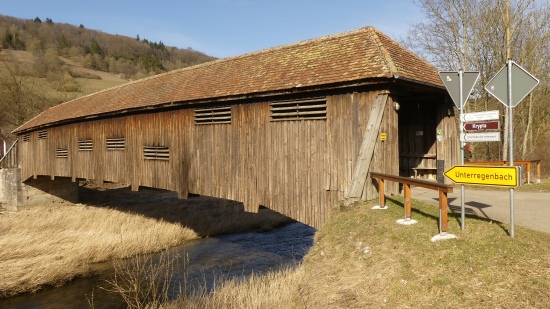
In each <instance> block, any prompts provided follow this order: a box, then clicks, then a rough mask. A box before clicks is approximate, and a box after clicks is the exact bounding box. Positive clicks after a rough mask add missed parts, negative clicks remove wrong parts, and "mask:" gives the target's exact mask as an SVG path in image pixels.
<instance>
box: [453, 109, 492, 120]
mask: <svg viewBox="0 0 550 309" xmlns="http://www.w3.org/2000/svg"><path fill="white" fill-rule="evenodd" d="M498 118H499V112H498V109H497V110H494V111H485V112H477V113H465V114H461V115H460V121H464V122H471V121H485V120H498Z"/></svg>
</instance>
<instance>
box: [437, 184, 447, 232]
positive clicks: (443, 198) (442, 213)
mask: <svg viewBox="0 0 550 309" xmlns="http://www.w3.org/2000/svg"><path fill="white" fill-rule="evenodd" d="M448 205H449V202H448V200H447V192H445V191H443V190H439V225H440V226H439V229H440V231H439V232H440V233H447V222H448V220H449V206H448Z"/></svg>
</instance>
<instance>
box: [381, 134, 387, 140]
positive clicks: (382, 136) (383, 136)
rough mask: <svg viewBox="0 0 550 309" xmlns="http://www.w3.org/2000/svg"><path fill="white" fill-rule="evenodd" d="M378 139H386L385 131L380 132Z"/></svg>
mask: <svg viewBox="0 0 550 309" xmlns="http://www.w3.org/2000/svg"><path fill="white" fill-rule="evenodd" d="M380 140H381V141H385V140H386V133H380Z"/></svg>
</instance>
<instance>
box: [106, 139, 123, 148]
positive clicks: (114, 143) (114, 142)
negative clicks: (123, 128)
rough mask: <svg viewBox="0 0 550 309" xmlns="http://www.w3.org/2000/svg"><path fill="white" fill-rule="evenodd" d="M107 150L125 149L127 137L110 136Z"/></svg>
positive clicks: (107, 141)
mask: <svg viewBox="0 0 550 309" xmlns="http://www.w3.org/2000/svg"><path fill="white" fill-rule="evenodd" d="M106 144H107V150H124V148H125V147H126V139H125V138H108V139H107V140H106Z"/></svg>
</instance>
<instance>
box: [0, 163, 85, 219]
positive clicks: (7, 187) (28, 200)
mask: <svg viewBox="0 0 550 309" xmlns="http://www.w3.org/2000/svg"><path fill="white" fill-rule="evenodd" d="M61 203H78V182H73V181H71V178H70V177H55V178H54V179H53V180H52V178H51V177H49V176H37V177H32V178H30V179H28V180H26V181H25V182H22V181H21V169H20V168H3V169H0V207H1V208H4V209H6V210H8V211H18V210H20V209H21V208H22V207H26V206H36V205H44V204H61Z"/></svg>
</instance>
